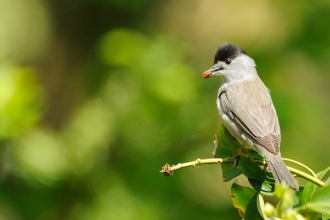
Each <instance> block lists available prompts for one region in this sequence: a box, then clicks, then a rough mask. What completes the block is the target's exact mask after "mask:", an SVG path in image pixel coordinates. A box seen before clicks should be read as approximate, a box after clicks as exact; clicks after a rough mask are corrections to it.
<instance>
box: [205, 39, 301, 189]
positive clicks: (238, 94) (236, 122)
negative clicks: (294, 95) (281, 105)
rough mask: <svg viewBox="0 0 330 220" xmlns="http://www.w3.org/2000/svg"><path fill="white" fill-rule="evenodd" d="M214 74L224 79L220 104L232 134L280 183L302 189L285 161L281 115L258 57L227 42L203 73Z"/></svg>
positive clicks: (220, 111)
mask: <svg viewBox="0 0 330 220" xmlns="http://www.w3.org/2000/svg"><path fill="white" fill-rule="evenodd" d="M212 76H219V77H221V78H222V84H221V86H220V88H219V90H218V94H217V101H216V104H217V108H218V112H219V115H220V117H221V118H222V120H223V122H224V124H225V126H226V128H227V129H228V131H229V132H230V133H231V135H232V136H233V137H234V138H236V140H238V141H239V142H240V143H241V144H242V145H243V146H246V147H248V146H250V147H252V148H253V149H255V150H256V151H257V152H258V153H259V154H260V155H261V156H263V157H264V158H265V160H266V162H267V166H268V167H269V168H270V170H271V172H272V173H273V176H274V178H275V181H276V182H282V181H285V182H286V183H287V184H288V185H290V186H291V187H292V188H294V189H296V190H297V189H299V185H298V183H297V182H296V181H295V179H294V178H293V176H292V175H291V173H290V172H289V170H288V169H287V167H286V166H285V164H284V162H283V160H282V157H281V153H280V142H281V131H280V125H279V122H278V118H277V114H276V111H275V108H274V105H273V102H272V99H271V97H270V94H269V91H268V89H267V88H266V86H265V85H264V83H263V82H262V81H261V79H260V78H259V76H258V73H257V70H256V64H255V62H254V60H253V59H252V58H250V57H249V56H248V55H247V54H246V53H245V52H244V51H242V50H241V49H240V48H239V47H238V46H236V45H233V44H231V43H227V44H225V45H223V46H221V47H219V49H218V51H217V52H216V54H215V57H214V65H213V66H212V67H211V68H210V69H209V70H207V71H205V72H204V74H203V77H204V79H205V78H209V77H212Z"/></svg>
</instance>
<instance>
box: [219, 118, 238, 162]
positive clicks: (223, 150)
mask: <svg viewBox="0 0 330 220" xmlns="http://www.w3.org/2000/svg"><path fill="white" fill-rule="evenodd" d="M228 134H229V131H228V130H227V128H226V127H225V125H224V124H223V125H222V126H221V128H220V130H219V131H218V133H217V135H216V136H217V140H216V143H217V146H216V149H215V157H217V158H225V157H232V156H233V155H234V154H235V151H234V149H233V148H232V147H231V144H230V143H229V141H228V139H227V137H228V136H229V135H230V134H229V135H228ZM231 138H232V137H231ZM231 138H229V139H231Z"/></svg>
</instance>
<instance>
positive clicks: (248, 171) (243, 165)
mask: <svg viewBox="0 0 330 220" xmlns="http://www.w3.org/2000/svg"><path fill="white" fill-rule="evenodd" d="M238 166H239V169H240V170H242V173H243V174H244V175H245V176H247V177H248V178H251V179H255V180H258V181H260V182H264V180H265V178H264V172H263V170H262V169H261V168H260V166H259V165H258V164H257V163H256V162H254V161H253V160H252V159H251V158H249V157H241V158H240V160H239V162H238Z"/></svg>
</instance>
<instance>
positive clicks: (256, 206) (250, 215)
mask: <svg viewBox="0 0 330 220" xmlns="http://www.w3.org/2000/svg"><path fill="white" fill-rule="evenodd" d="M258 197H259V193H256V194H255V195H254V196H253V197H252V199H251V200H250V202H249V204H248V205H247V207H246V211H245V216H244V219H245V220H259V219H260V220H263V219H264V218H263V217H262V216H261V215H260V212H259V210H260V209H261V205H260V200H259V201H258ZM260 197H261V196H260ZM260 211H261V210H260Z"/></svg>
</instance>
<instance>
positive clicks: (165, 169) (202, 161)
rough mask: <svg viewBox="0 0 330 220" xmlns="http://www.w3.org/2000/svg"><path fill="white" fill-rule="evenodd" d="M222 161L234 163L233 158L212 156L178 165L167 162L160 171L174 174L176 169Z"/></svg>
mask: <svg viewBox="0 0 330 220" xmlns="http://www.w3.org/2000/svg"><path fill="white" fill-rule="evenodd" d="M222 163H232V164H233V163H234V160H233V158H224V159H222V158H212V159H199V158H198V159H197V160H195V161H191V162H187V163H179V164H177V165H172V166H170V165H169V164H168V163H167V164H165V165H164V166H163V167H162V169H161V170H160V172H161V173H162V175H163V176H172V175H173V172H174V171H175V170H178V169H181V168H185V167H195V166H196V165H200V164H222Z"/></svg>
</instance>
